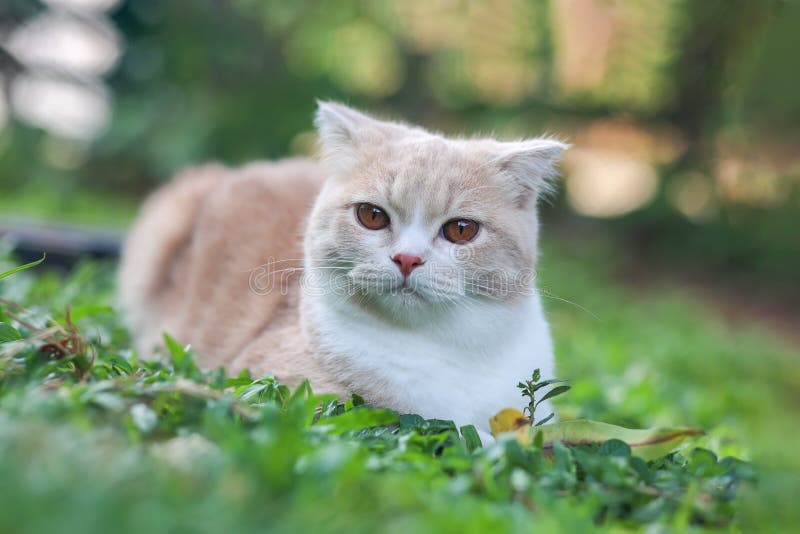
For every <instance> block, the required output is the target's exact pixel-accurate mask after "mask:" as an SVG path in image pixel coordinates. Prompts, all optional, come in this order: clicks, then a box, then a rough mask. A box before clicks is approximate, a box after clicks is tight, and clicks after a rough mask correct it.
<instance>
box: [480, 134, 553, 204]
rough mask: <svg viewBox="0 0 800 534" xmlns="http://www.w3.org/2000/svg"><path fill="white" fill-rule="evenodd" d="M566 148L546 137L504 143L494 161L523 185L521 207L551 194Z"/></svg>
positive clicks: (506, 173)
mask: <svg viewBox="0 0 800 534" xmlns="http://www.w3.org/2000/svg"><path fill="white" fill-rule="evenodd" d="M567 148H569V145H568V144H566V143H562V142H561V141H558V140H556V139H544V138H543V139H530V140H527V141H517V142H512V143H502V144H501V148H500V150H499V151H498V152H497V153H496V154H495V156H494V158H493V163H494V164H495V165H496V166H497V167H498V168H499V169H500V170H501V171H502V172H503V173H504V174H505V175H507V176H509V177H511V179H513V180H514V182H515V183H516V184H518V185H519V186H520V187H521V189H520V194H519V198H518V202H519V205H520V206H521V207H522V206H526V205H527V204H528V203H529V201H530V200H531V199H533V200H534V201H535V200H536V199H537V198H538V197H539V196H541V195H547V194H549V193H552V191H553V185H552V181H553V179H554V178H555V177H556V175H557V174H558V170H557V164H558V161H559V159H560V158H561V154H562V153H563V152H564V150H566V149H567Z"/></svg>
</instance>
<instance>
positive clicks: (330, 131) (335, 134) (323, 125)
mask: <svg viewBox="0 0 800 534" xmlns="http://www.w3.org/2000/svg"><path fill="white" fill-rule="evenodd" d="M317 105H318V108H317V113H316V115H315V117H314V126H315V127H316V128H317V134H318V135H319V141H320V145H321V148H322V154H323V157H325V158H326V159H331V160H334V161H338V162H339V163H342V164H345V163H346V162H347V161H349V160H351V159H352V158H353V157H354V155H355V150H356V148H357V146H358V143H359V142H360V140H361V139H363V138H364V137H365V134H366V133H367V132H369V131H371V130H375V129H376V128H377V127H378V126H379V125H380V124H381V123H380V121H377V120H375V119H373V118H372V117H369V116H367V115H365V114H363V113H361V112H359V111H356V110H354V109H352V108H349V107H347V106H345V105H342V104H338V103H336V102H324V101H321V100H318V101H317Z"/></svg>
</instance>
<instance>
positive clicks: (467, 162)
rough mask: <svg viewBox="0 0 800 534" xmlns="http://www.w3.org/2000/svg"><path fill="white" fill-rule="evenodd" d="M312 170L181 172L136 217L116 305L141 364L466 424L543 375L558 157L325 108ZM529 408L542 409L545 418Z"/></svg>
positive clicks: (551, 149) (547, 365) (300, 164)
mask: <svg viewBox="0 0 800 534" xmlns="http://www.w3.org/2000/svg"><path fill="white" fill-rule="evenodd" d="M316 124H317V129H318V132H319V135H320V141H321V147H322V151H321V158H320V160H319V161H311V160H287V161H283V162H277V163H259V164H252V165H248V166H246V167H243V168H241V169H236V170H231V169H226V168H223V167H219V166H211V167H203V168H200V169H195V170H191V171H187V172H186V173H185V174H184V175H183V176H181V177H179V178H178V179H176V180H174V181H173V182H172V183H171V184H169V185H167V186H166V187H165V188H164V189H162V190H161V191H159V192H157V193H156V194H155V195H154V196H153V197H152V198H151V199H150V200H149V201H148V202H147V204H146V205H145V207H144V208H143V210H142V213H141V215H140V217H139V219H138V220H137V222H136V223H135V224H134V226H133V228H132V230H131V233H130V235H129V238H128V240H127V242H126V246H125V249H124V253H123V259H122V263H121V269H120V292H121V297H122V301H123V305H124V307H125V309H126V310H127V312H128V316H129V318H130V319H129V320H130V326H131V330H132V332H133V333H134V336H135V338H136V339H137V346H138V347H139V350H140V351H141V352H142V353H143V354H149V353H150V352H151V351H152V349H153V348H154V347H155V346H156V345H158V342H159V338H160V335H161V332H162V331H168V332H170V333H171V334H173V335H174V336H175V337H177V339H179V340H180V341H181V342H186V343H191V344H192V345H193V347H194V348H195V350H196V351H197V352H198V354H199V358H200V359H199V361H200V363H201V364H202V365H204V366H207V367H211V366H216V365H224V366H226V367H227V369H228V372H229V373H236V372H238V371H239V370H241V369H244V368H248V369H250V371H251V372H252V373H253V374H256V375H258V374H263V373H272V374H274V375H275V376H276V377H277V378H278V379H280V380H281V381H283V382H285V383H288V384H297V383H298V382H299V381H301V380H302V379H304V378H308V379H309V380H310V382H311V385H312V387H313V388H314V390H315V391H318V392H325V391H329V392H334V393H340V394H348V393H349V392H355V393H358V394H359V395H361V396H362V397H364V398H365V400H366V401H367V402H369V403H370V404H373V405H377V406H384V407H388V408H392V409H395V410H398V411H400V412H407V413H417V414H420V415H422V416H424V417H428V418H434V417H435V418H442V419H452V420H454V421H455V422H456V423H457V424H459V425H463V424H474V425H475V426H476V427H478V428H479V429H480V430H482V431H483V433H485V432H487V431H488V419H489V417H491V415H493V414H494V413H496V412H497V411H499V410H500V409H502V408H505V407H510V406H513V407H518V408H521V407H522V405H524V402H523V399H522V397H521V395H520V391H519V390H518V389H517V388H516V384H517V383H518V382H519V381H521V380H524V379H526V378H529V377H530V375H531V373H532V371H533V370H534V369H535V368H539V369H540V370H541V372H542V376H543V377H552V376H553V374H554V360H553V350H552V342H551V339H550V333H549V328H548V325H547V321H546V319H545V317H544V314H543V311H542V307H541V303H540V300H539V295H538V292H537V291H536V286H535V270H534V269H535V264H536V256H537V239H538V221H537V213H536V201H537V198H538V197H539V196H540V194H541V193H542V192H543V191H544V190H545V189H546V187H547V180H548V179H549V178H550V176H551V175H552V174H553V168H554V164H555V162H556V160H557V158H558V156H559V155H560V153H561V151H562V150H563V149H564V148H565V146H564V145H563V144H561V143H559V142H557V141H553V140H548V139H534V140H529V141H518V142H511V143H503V142H499V141H495V140H492V139H482V140H481V139H464V140H462V139H448V138H445V137H443V136H441V135H438V134H433V133H429V132H427V131H425V130H422V129H419V128H414V127H410V126H407V125H403V124H398V123H393V122H385V121H378V120H376V119H373V118H371V117H368V116H366V115H363V114H361V113H358V112H356V111H354V110H352V109H350V108H347V107H344V106H341V105H338V104H330V103H323V104H321V105H320V109H319V111H318V113H317V120H316ZM546 404H547V403H545V405H543V406H542V408H541V410H542V411H543V412H544V413H549V412H548V410H549V406H546Z"/></svg>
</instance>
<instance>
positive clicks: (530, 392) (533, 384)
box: [517, 369, 572, 426]
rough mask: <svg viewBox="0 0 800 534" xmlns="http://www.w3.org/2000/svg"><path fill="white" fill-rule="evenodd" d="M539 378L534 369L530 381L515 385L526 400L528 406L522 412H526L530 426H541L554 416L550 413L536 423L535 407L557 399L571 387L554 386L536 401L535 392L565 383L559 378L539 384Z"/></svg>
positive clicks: (539, 375)
mask: <svg viewBox="0 0 800 534" xmlns="http://www.w3.org/2000/svg"><path fill="white" fill-rule="evenodd" d="M540 378H541V372H540V371H539V369H534V371H533V375H532V376H531V379H530V380H526V381H525V382H520V383H519V384H517V387H518V388H519V389H521V390H522V396H523V397H527V398H528V406H527V407H526V408H525V410H524V412H527V414H528V417H529V418H530V422H531V426H539V425H543V424H545V423H546V422H548V421H549V420H551V419H552V418H553V417H555V415H556V414H554V413H552V412H551V413H550V415H548V416H547V417H545V418H544V419H541V420H540V421H536V417H535V413H536V407H537V406H539V405H540V404H541V403H543V402H544V401H546V400H547V399H552V398H553V397H557V396H558V395H561V394H562V393H566V392H567V391H569V389H570V388H571V387H572V386H564V385H562V386H556V387H554V388H553V389H551V390H550V391H548V392H547V393H545V394H544V395H543V396H542V398H541V399H539V400H536V392H537V391H539V390H540V389H542V388H543V387H547V386H550V385H552V384H563V383H564V382H567V381H566V380H563V379H561V378H551V379H549V380H542V381H541V382H540V381H539V379H540Z"/></svg>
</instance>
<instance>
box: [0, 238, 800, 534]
mask: <svg viewBox="0 0 800 534" xmlns="http://www.w3.org/2000/svg"><path fill="white" fill-rule="evenodd" d="M612 253H613V250H612V251H609V250H604V249H603V248H602V247H597V248H596V249H595V250H588V251H587V250H582V251H581V252H580V253H578V252H576V251H575V250H574V249H572V248H571V247H561V246H557V245H556V244H555V243H547V244H546V246H545V254H546V257H547V258H548V265H549V266H550V268H549V269H548V270H547V271H546V272H544V273H543V275H544V279H543V280H542V285H543V287H544V288H545V289H546V291H547V295H549V296H552V297H554V298H548V299H545V302H546V304H547V307H548V311H549V314H550V316H551V317H552V319H553V324H554V329H555V333H556V336H555V337H556V339H557V340H558V347H557V353H558V355H559V368H560V372H562V373H563V376H566V377H569V378H570V379H571V380H570V384H571V385H572V386H573V388H572V389H571V390H570V392H569V393H568V394H566V395H562V396H559V397H558V398H557V399H556V402H555V404H556V406H557V409H558V411H559V415H560V417H561V418H563V419H570V418H573V417H592V418H595V419H601V420H606V421H609V422H613V423H619V424H623V425H626V426H631V427H645V426H650V425H654V424H657V425H683V424H687V425H692V426H698V427H701V428H704V429H706V430H707V431H708V435H707V436H706V437H703V438H701V439H700V441H699V442H698V443H697V445H699V446H700V447H701V448H697V449H689V448H687V449H684V450H682V451H681V452H679V453H677V454H673V455H670V456H668V457H666V458H663V459H659V460H655V461H651V462H644V461H642V460H641V459H638V458H636V457H634V456H631V454H630V449H628V448H626V447H625V446H624V444H622V443H621V442H618V441H611V442H607V443H605V444H604V445H603V446H601V447H600V448H590V447H585V446H582V447H577V448H572V449H567V448H565V447H560V446H554V449H553V455H552V457H547V456H544V455H543V454H542V451H540V450H538V449H537V446H536V445H535V444H534V445H533V446H520V445H519V444H518V443H517V442H516V441H515V440H513V439H512V440H501V441H500V442H499V443H496V444H491V445H488V446H486V447H484V448H480V447H476V444H475V443H474V442H473V443H470V442H469V440H467V439H465V437H466V435H467V434H468V433H467V432H465V431H464V429H462V430H461V432H459V429H456V428H455V427H454V425H453V424H452V423H451V422H448V421H436V420H430V421H425V420H423V419H422V418H420V417H418V416H414V415H398V414H395V413H393V412H389V411H386V410H380V409H372V408H368V407H366V406H363V405H361V402H360V401H359V399H358V398H354V399H353V400H352V401H348V402H346V403H345V404H344V405H343V406H338V407H337V406H335V405H334V404H333V403H332V402H331V400H332V399H331V398H330V397H324V396H317V397H314V396H313V395H312V394H311V392H310V391H309V390H308V389H307V388H299V389H298V390H297V391H295V392H292V391H290V390H289V389H288V388H286V387H284V386H281V385H280V384H278V383H276V382H275V381H274V380H272V379H271V378H269V377H264V378H259V377H249V376H247V375H246V374H242V375H240V376H238V377H226V376H225V374H224V372H223V371H221V370H214V371H207V372H203V371H201V370H200V369H198V368H197V367H196V366H195V364H194V361H193V358H192V355H191V353H190V351H188V350H187V349H186V348H184V347H183V346H181V345H180V344H179V343H177V342H175V341H174V340H171V339H168V340H167V345H168V349H169V354H168V356H167V357H165V358H163V359H155V360H148V361H145V360H141V359H139V358H138V357H137V356H136V354H135V353H133V352H132V351H131V350H130V340H129V339H128V336H127V333H126V331H125V329H124V328H123V326H122V325H121V322H120V318H119V315H118V314H117V313H116V311H115V310H114V308H113V307H112V306H111V305H110V303H111V302H112V290H113V286H112V281H113V275H114V267H113V265H100V264H95V263H84V264H82V265H80V266H78V267H77V268H76V269H75V270H74V271H73V272H72V273H71V274H69V275H68V276H60V275H57V274H55V273H53V272H52V271H42V270H40V268H36V269H29V270H27V271H24V272H18V273H15V274H13V275H11V276H9V277H7V278H4V279H3V280H2V281H0V297H2V298H3V299H6V300H4V301H0V324H2V325H3V326H0V422H2V425H0V452H2V454H0V474H2V476H0V498H2V499H3V502H4V503H6V506H3V507H2V510H0V530H1V531H4V532H5V531H9V532H10V531H13V532H42V531H52V530H58V531H65V532H67V531H68V532H73V531H80V532H107V531H109V530H113V531H115V532H141V531H142V530H146V531H148V532H173V531H175V530H192V531H200V532H205V531H209V532H217V531H220V530H235V531H237V532H251V531H253V532H256V531H263V530H264V529H267V530H274V531H298V530H302V531H305V530H309V529H315V530H319V531H324V532H338V531H346V532H374V531H375V529H379V530H381V531H388V532H394V531H396V532H407V531H409V530H413V531H414V532H456V531H457V532H473V531H474V532H485V531H487V530H499V531H527V530H530V529H531V528H534V527H535V528H536V529H537V530H541V531H543V532H575V531H585V530H587V529H591V528H598V527H599V528H600V529H601V530H608V531H610V532H618V531H619V529H620V528H624V529H626V530H627V529H635V530H644V529H647V531H649V530H650V529H657V530H659V529H665V530H676V531H683V530H686V529H687V528H689V527H690V526H691V527H692V528H694V529H697V530H698V531H705V530H709V531H711V530H714V531H718V530H719V528H720V527H725V526H727V527H729V528H733V529H734V530H737V531H738V530H741V531H745V532H748V531H752V530H758V531H764V530H765V531H776V532H779V531H784V530H786V529H791V528H792V527H793V526H794V525H796V524H797V520H798V515H797V514H798V510H797V507H796V506H793V503H794V500H795V496H796V495H797V491H800V482H799V481H798V477H797V473H798V468H800V464H798V458H797V455H796V454H795V451H796V450H797V446H798V437H799V436H798V435H797V432H796V431H793V429H794V421H795V420H796V418H797V405H796V402H795V396H796V389H797V385H798V383H800V382H798V380H799V379H800V373H799V372H800V367H798V365H797V359H796V358H794V356H795V354H793V352H792V351H791V349H789V348H787V347H785V346H782V345H781V344H780V343H778V342H776V341H775V340H774V339H771V338H770V337H769V336H765V334H764V332H761V331H758V330H752V331H741V330H740V331H731V330H729V329H727V328H725V327H724V326H723V325H721V324H718V323H715V322H714V319H713V315H709V314H708V311H707V310H705V309H703V307H702V306H700V305H699V304H698V302H697V301H696V300H694V299H692V298H691V297H690V296H688V295H686V294H682V293H675V292H665V293H661V292H654V293H651V294H649V295H647V296H646V297H643V296H642V295H641V294H639V293H637V294H632V293H629V292H627V291H624V290H620V289H619V288H616V287H615V286H614V284H613V283H610V280H609V278H608V276H609V275H608V273H606V272H603V271H602V267H600V268H598V266H602V265H603V263H602V262H598V261H596V260H597V258H596V257H595V256H598V257H608V256H609V255H611V254H612ZM13 266H14V263H8V262H6V261H5V260H3V261H2V262H0V272H5V270H6V269H7V268H10V267H13ZM556 295H557V296H558V297H563V298H568V299H570V300H572V299H579V301H580V302H581V304H582V305H583V306H585V307H586V308H588V309H590V310H591V311H592V312H593V314H589V313H587V312H586V311H585V310H584V309H582V308H579V307H576V306H573V305H571V304H569V303H568V302H565V301H564V300H559V299H558V298H555V296H556ZM20 305H22V306H24V309H20V308H19V307H18V306H20ZM67 306H69V308H70V313H69V318H68V316H67V314H66V313H65V310H66V307H67ZM53 325H60V327H54V326H53ZM70 325H74V328H72V327H70ZM47 327H52V328H50V329H48V328H47ZM43 332H47V336H50V337H55V338H56V339H55V340H54V341H55V342H56V343H54V344H59V340H61V339H63V336H67V335H69V336H75V335H78V336H82V337H83V338H84V339H85V340H86V341H88V342H90V343H91V346H92V347H94V349H95V350H94V351H92V350H90V348H89V346H88V345H85V344H83V345H82V344H80V343H73V344H67V345H65V346H67V347H73V348H76V349H75V350H76V351H78V352H77V353H72V352H68V351H62V352H59V351H57V350H55V351H53V350H52V349H51V350H50V351H49V352H48V351H44V352H43V351H41V350H40V348H41V347H42V345H43V344H44V343H49V342H50V340H48V339H47V338H46V336H45V333H43ZM221 335H224V334H222V333H221ZM59 345H60V344H59ZM476 394H479V392H476ZM318 407H321V410H319V411H318V410H317V408H318ZM734 458H744V459H747V460H748V461H741V460H736V459H734Z"/></svg>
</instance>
